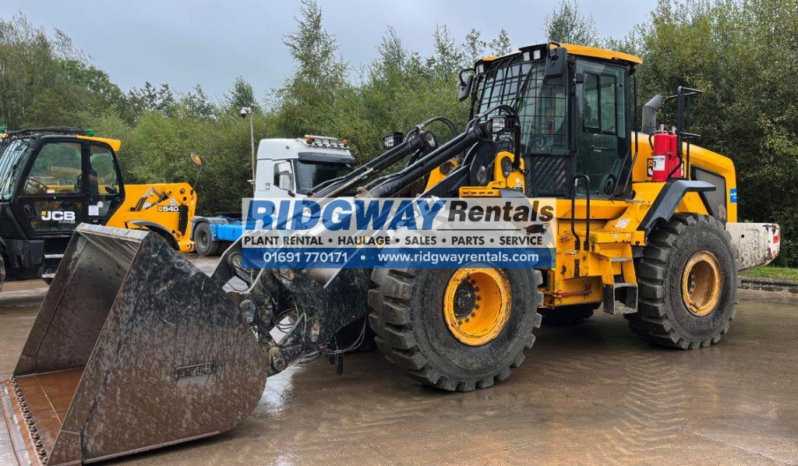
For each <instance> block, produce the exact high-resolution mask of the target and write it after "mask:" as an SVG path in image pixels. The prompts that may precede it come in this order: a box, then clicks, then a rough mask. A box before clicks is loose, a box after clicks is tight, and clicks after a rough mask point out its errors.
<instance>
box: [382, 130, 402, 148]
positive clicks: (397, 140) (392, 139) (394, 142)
mask: <svg viewBox="0 0 798 466" xmlns="http://www.w3.org/2000/svg"><path fill="white" fill-rule="evenodd" d="M402 139H404V134H402V133H390V134H386V135H385V136H383V137H382V147H384V148H385V149H393V148H394V147H396V146H398V145H399V144H401V143H402Z"/></svg>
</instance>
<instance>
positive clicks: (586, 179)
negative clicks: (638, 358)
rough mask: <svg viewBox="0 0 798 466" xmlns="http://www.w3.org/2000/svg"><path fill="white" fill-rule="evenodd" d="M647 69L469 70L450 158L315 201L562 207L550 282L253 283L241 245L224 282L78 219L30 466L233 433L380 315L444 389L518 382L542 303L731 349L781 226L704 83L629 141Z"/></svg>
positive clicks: (9, 401) (31, 385)
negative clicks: (287, 380)
mask: <svg viewBox="0 0 798 466" xmlns="http://www.w3.org/2000/svg"><path fill="white" fill-rule="evenodd" d="M640 63H641V61H640V60H639V59H638V58H636V57H634V56H630V55H626V54H622V53H615V52H610V51H606V50H599V49H595V48H588V47H582V46H575V45H560V44H555V43H547V44H541V45H536V46H531V47H526V48H523V49H521V50H520V51H518V52H516V53H513V54H510V55H507V56H504V57H500V58H494V57H490V58H486V59H483V60H481V61H479V62H477V63H476V65H475V67H474V69H473V70H468V71H466V72H463V73H462V74H461V81H462V83H461V85H462V89H461V96H460V97H461V98H462V99H470V102H471V104H472V120H471V121H470V122H469V123H468V125H467V126H466V128H465V130H464V131H463V132H461V133H458V134H456V135H455V136H454V137H453V138H452V139H450V140H449V141H448V142H446V143H445V144H438V143H437V139H436V137H435V135H434V134H433V133H432V132H431V131H429V130H428V128H427V124H428V123H430V122H432V121H443V122H447V123H448V124H449V125H450V126H453V125H451V123H450V122H448V121H447V120H445V119H441V118H437V119H433V120H430V121H428V122H425V123H424V124H421V125H419V126H418V127H416V128H414V129H412V130H411V131H409V132H408V133H407V134H406V135H404V136H403V137H396V138H395V139H393V140H391V141H389V142H391V143H392V145H393V147H392V148H391V149H390V150H388V151H387V152H385V153H384V154H383V155H381V156H379V157H378V158H376V159H374V160H372V161H371V162H369V163H366V164H364V165H362V166H360V167H359V168H357V169H355V170H354V171H353V172H352V173H350V174H348V175H344V176H342V177H340V178H338V179H336V180H333V181H330V182H328V183H325V184H323V185H321V186H317V187H315V188H314V190H313V192H311V193H309V196H310V197H311V198H313V197H318V198H322V197H324V198H328V197H335V196H341V195H343V194H344V193H350V192H352V190H354V189H357V192H358V194H357V196H359V197H391V196H403V197H419V198H429V197H440V198H446V197H461V198H464V197H496V198H502V197H513V198H519V197H522V198H528V197H541V196H548V197H555V198H556V199H557V201H556V202H557V210H556V212H557V217H558V222H557V223H556V232H555V238H556V244H555V247H556V267H555V268H551V269H546V270H533V269H506V270H500V269H495V268H493V269H491V268H478V267H474V266H466V267H463V268H460V269H457V270H443V269H375V270H373V271H372V270H360V269H341V270H330V269H315V270H314V269H310V270H299V269H285V268H283V269H265V270H248V269H244V268H243V267H242V247H241V242H240V241H239V242H237V243H234V244H233V245H232V246H231V247H230V248H229V249H228V250H227V251H226V252H225V253H224V255H223V256H222V258H221V261H220V263H219V265H218V267H217V269H216V271H215V272H214V274H213V276H210V277H209V276H206V275H204V274H203V273H202V272H200V271H199V270H198V269H197V268H195V267H194V266H193V265H191V264H189V263H188V262H187V261H185V260H184V259H182V258H180V257H179V256H178V255H176V254H175V253H174V252H173V251H172V249H171V248H170V247H169V246H168V245H167V244H166V243H165V242H164V241H162V239H161V238H160V237H158V236H157V235H152V234H148V233H146V232H142V231H130V230H118V229H111V228H106V227H101V226H95V225H88V224H84V225H81V226H80V227H79V228H78V229H77V231H76V232H75V234H74V236H73V238H72V241H71V242H70V244H69V247H68V250H67V252H66V254H65V256H64V260H63V261H62V263H61V266H60V267H59V269H58V272H57V273H56V276H55V280H54V281H53V284H52V286H51V287H50V291H49V292H48V294H47V296H46V297H45V300H44V303H43V304H42V307H41V310H40V311H39V315H38V317H37V319H36V322H35V324H34V327H33V330H32V331H31V334H30V336H29V338H28V341H27V343H26V344H25V347H24V349H23V352H22V356H21V357H20V360H19V363H18V365H17V367H16V369H15V370H14V376H13V377H12V378H11V379H10V380H8V381H6V382H5V384H4V387H5V393H3V402H2V405H3V408H4V410H5V414H6V418H7V422H8V425H9V428H10V431H11V436H12V440H13V444H14V448H15V449H16V452H17V456H18V457H19V459H20V462H21V463H23V464H25V463H27V462H30V463H32V464H37V465H38V464H47V465H62V464H76V463H79V462H81V461H82V462H93V461H98V460H103V459H107V458H113V457H117V456H121V455H127V454H132V453H136V452H141V451H144V450H148V449H152V448H157V447H160V446H164V445H171V444H175V443H179V442H184V441H188V440H192V439H197V438H201V437H205V436H210V435H214V434H217V433H220V432H223V431H226V430H228V429H231V428H233V427H234V426H236V425H237V424H238V423H239V422H241V420H243V419H244V418H245V417H246V416H247V415H248V414H249V413H250V412H251V411H252V410H253V409H254V407H255V406H256V405H257V403H258V401H259V399H260V397H261V394H262V391H263V389H264V385H265V383H266V378H267V376H273V375H275V374H277V373H279V372H281V371H283V370H284V369H286V368H287V367H288V366H290V365H292V364H294V363H296V362H298V361H303V360H307V359H308V358H312V357H315V356H318V355H325V354H327V355H333V356H335V357H338V356H339V355H340V353H341V352H342V351H345V350H347V349H350V347H347V348H337V347H336V345H335V343H334V342H335V341H336V340H335V336H336V334H337V333H338V332H339V331H340V330H341V329H343V328H344V327H345V326H347V324H350V323H352V322H355V321H356V320H358V319H362V318H363V317H365V316H368V321H369V325H370V326H371V328H372V329H373V330H374V331H375V332H376V334H377V336H376V341H377V343H378V346H379V347H380V349H381V350H382V351H383V352H384V353H385V356H386V357H387V359H388V360H390V361H391V362H393V363H395V364H397V365H398V366H400V367H401V368H403V369H404V370H406V371H407V374H408V375H410V376H411V377H413V378H414V379H416V380H418V381H420V382H421V383H423V384H427V385H431V386H434V387H438V388H440V389H443V390H450V391H454V390H458V391H469V390H474V389H475V388H487V387H490V386H491V385H493V384H494V383H495V382H496V381H501V380H504V379H505V378H507V377H508V376H509V375H510V371H511V369H513V368H516V367H518V366H519V365H520V364H521V363H522V362H523V361H524V358H525V355H524V352H525V351H526V350H529V349H530V348H531V347H532V344H533V343H534V340H535V337H534V335H533V330H534V329H535V328H536V327H537V326H539V325H540V323H541V320H542V319H541V315H540V314H539V313H538V309H539V308H540V309H542V310H544V312H545V314H546V316H547V318H549V317H550V318H554V316H566V318H564V319H565V320H568V319H574V318H579V317H584V316H585V315H586V314H587V313H589V312H592V311H593V310H594V309H596V308H599V307H603V310H604V311H605V312H608V313H610V314H623V315H624V317H625V318H626V319H627V320H628V321H629V325H630V327H631V329H632V331H634V332H635V333H637V334H638V335H639V336H640V337H642V338H643V339H646V340H649V341H652V342H655V343H659V344H663V345H666V346H672V347H676V348H683V349H692V348H699V347H706V346H709V345H711V344H714V343H717V342H718V341H719V340H720V339H721V337H722V335H723V334H725V333H726V332H727V331H728V330H729V324H730V322H731V320H732V319H733V318H734V305H735V301H736V300H737V271H738V270H739V269H741V268H747V267H752V266H756V265H761V264H764V263H767V262H769V261H770V260H772V259H773V257H774V256H775V254H776V253H777V252H778V227H777V226H775V225H760V224H745V225H742V224H739V223H736V222H737V203H736V202H737V199H736V181H735V173H734V165H733V164H732V162H731V160H729V159H728V158H726V157H723V156H721V155H719V154H716V153H713V152H711V151H709V150H706V149H702V148H699V147H697V146H695V145H692V144H690V141H691V138H694V137H695V136H694V135H691V134H688V133H687V131H686V129H687V125H686V124H685V121H686V114H685V108H686V106H687V101H688V99H689V98H690V94H693V93H694V92H693V91H690V90H686V89H681V90H680V91H679V92H678V94H677V95H676V96H675V97H673V98H672V99H671V98H668V99H665V100H664V101H663V100H662V99H654V100H653V101H652V102H650V105H649V106H648V107H647V108H646V111H645V112H644V115H643V116H644V120H645V121H644V128H645V129H646V131H645V132H635V131H632V124H633V123H634V122H636V121H637V118H636V117H637V115H636V111H635V109H636V105H635V101H636V92H635V89H636V85H635V82H636V78H635V68H636V67H637V66H638V65H639V64H640ZM658 102H659V103H662V104H663V105H666V104H675V105H676V107H677V111H676V126H675V131H674V130H671V129H664V128H663V129H657V124H656V120H655V115H656V112H655V110H656V109H657V107H658V106H659V104H658ZM665 108H667V105H666V107H665ZM663 148H664V149H663ZM660 150H662V151H663V152H662V153H660V152H659V151H660ZM403 161H407V162H406V165H405V167H404V168H401V169H399V170H398V171H394V172H393V173H389V174H386V175H382V176H380V172H381V171H382V170H384V169H386V168H388V167H390V166H393V165H395V164H397V163H399V162H403ZM743 235H744V236H745V239H743ZM485 290H491V291H490V295H489V296H488V295H487V294H486V291H485ZM483 294H484V295H485V296H482V295H483ZM619 301H620V303H621V304H618V302H619ZM477 303H479V304H477ZM463 315H472V319H471V320H470V321H469V320H468V319H463V318H461V317H462V316H463ZM286 316H291V317H292V318H291V319H290V321H291V322H293V325H292V326H289V327H288V328H286V327H285V326H284V325H283V326H282V327H281V328H282V329H284V330H286V331H287V333H286V334H285V336H283V337H282V338H281V339H280V340H279V341H276V340H275V338H274V337H273V336H272V332H270V331H271V330H272V329H273V328H274V327H275V326H276V325H277V324H278V322H282V323H283V324H284V323H285V322H286V320H285V318H286ZM364 331H365V328H364Z"/></svg>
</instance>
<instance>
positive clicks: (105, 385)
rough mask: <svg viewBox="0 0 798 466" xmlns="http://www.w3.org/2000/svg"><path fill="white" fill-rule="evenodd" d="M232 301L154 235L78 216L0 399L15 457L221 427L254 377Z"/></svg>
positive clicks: (116, 451) (193, 434) (145, 441)
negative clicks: (83, 221) (84, 220)
mask: <svg viewBox="0 0 798 466" xmlns="http://www.w3.org/2000/svg"><path fill="white" fill-rule="evenodd" d="M267 367H268V363H267V361H265V360H264V355H263V353H262V352H261V350H260V346H259V345H258V342H257V339H256V337H255V334H254V333H253V332H252V330H251V329H250V327H249V326H248V325H247V323H246V322H245V319H244V318H243V317H242V316H241V315H240V314H239V312H238V306H236V304H235V303H234V301H233V300H232V299H231V298H230V297H228V295H227V294H226V293H225V292H224V290H223V289H222V285H221V284H218V283H217V282H215V281H213V280H212V279H211V278H210V277H208V276H206V275H205V274H204V273H202V272H201V271H200V270H199V269H197V268H196V267H194V266H193V265H192V264H190V263H189V262H187V261H186V260H185V259H183V258H181V257H180V256H178V255H177V254H176V253H174V252H173V251H172V249H171V248H170V247H169V246H168V245H167V244H166V243H165V242H164V241H163V240H162V239H161V238H160V237H158V235H156V234H151V233H147V232H144V231H134V230H122V229H116V228H107V227H99V226H93V225H88V224H83V225H80V226H79V227H78V229H77V231H76V233H75V234H74V236H73V238H72V241H71V242H70V244H69V247H68V248H67V252H66V254H65V255H64V258H63V261H62V262H61V264H60V266H59V268H58V272H57V273H56V275H55V278H54V280H53V282H52V285H51V286H50V290H49V291H48V293H47V296H46V297H45V299H44V302H43V303H42V306H41V309H40V310H39V315H38V317H37V318H36V322H35V324H34V326H33V329H32V330H31V333H30V335H29V336H28V340H27V342H26V344H25V347H24V349H23V351H22V356H21V357H20V359H19V362H18V363H17V366H16V369H15V370H14V376H13V377H12V378H11V379H10V380H7V381H5V382H4V383H3V384H2V385H0V387H2V406H3V411H4V414H5V418H6V423H7V425H8V428H9V431H10V433H11V439H12V444H13V448H14V450H15V453H16V455H17V458H18V460H19V462H20V464H23V465H28V464H32V465H63V464H80V463H81V462H83V463H90V462H95V461H100V460H104V459H109V458H114V457H117V456H122V455H127V454H132V453H137V452H141V451H145V450H149V449H153V448H158V447H162V446H166V445H172V444H176V443H180V442H185V441H188V440H193V439H197V438H201V437H206V436H210V435H214V434H218V433H221V432H224V431H226V430H229V429H231V428H233V427H235V426H236V425H237V424H239V423H240V422H241V421H242V420H243V419H244V418H245V417H246V416H248V415H249V414H250V413H251V412H252V410H253V409H254V408H255V406H256V405H257V403H258V400H259V399H260V397H261V394H262V393H263V389H264V387H265V384H266V368H267Z"/></svg>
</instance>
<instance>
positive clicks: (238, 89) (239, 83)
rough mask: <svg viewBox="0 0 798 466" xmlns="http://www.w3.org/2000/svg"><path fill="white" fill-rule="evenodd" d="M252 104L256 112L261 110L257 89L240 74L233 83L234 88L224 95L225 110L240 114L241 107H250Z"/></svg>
mask: <svg viewBox="0 0 798 466" xmlns="http://www.w3.org/2000/svg"><path fill="white" fill-rule="evenodd" d="M250 105H253V106H254V109H253V110H254V111H255V112H260V107H259V106H258V104H257V99H255V91H254V90H253V89H252V85H251V84H250V83H249V82H247V80H246V79H244V78H243V77H241V76H239V77H237V78H236V82H235V84H233V89H232V90H230V92H229V93H228V94H225V96H224V107H225V110H226V111H227V112H229V113H235V114H236V115H238V114H239V112H240V111H241V107H248V106H250Z"/></svg>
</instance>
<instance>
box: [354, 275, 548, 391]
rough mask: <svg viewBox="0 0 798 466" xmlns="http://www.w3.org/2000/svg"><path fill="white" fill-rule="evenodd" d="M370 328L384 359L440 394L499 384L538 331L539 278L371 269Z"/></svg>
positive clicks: (518, 363) (522, 354)
mask: <svg viewBox="0 0 798 466" xmlns="http://www.w3.org/2000/svg"><path fill="white" fill-rule="evenodd" d="M372 280H374V281H375V283H376V284H377V285H378V287H377V288H375V289H373V290H370V291H369V305H370V306H371V307H372V309H373V311H372V312H371V314H370V315H369V320H370V324H371V327H372V328H373V329H374V331H375V332H376V334H377V335H376V337H375V342H376V343H377V346H378V347H379V348H380V349H381V350H382V352H383V353H384V354H385V356H386V358H387V359H388V360H390V361H392V362H393V363H395V364H397V365H398V366H400V367H402V368H403V369H405V370H406V371H407V373H408V375H410V376H411V377H413V378H414V379H416V380H418V381H420V382H421V383H424V384H426V385H430V386H434V387H438V388H441V389H444V390H450V391H454V390H458V391H471V390H474V389H475V388H487V387H489V386H491V385H493V383H494V381H495V380H504V379H505V378H507V377H508V376H509V375H510V368H514V367H518V366H519V365H520V364H521V363H522V362H523V361H524V350H525V349H529V348H531V347H532V344H533V343H534V341H535V337H534V335H533V334H532V331H533V329H534V328H535V327H536V326H540V316H538V314H537V307H538V305H539V304H540V302H541V295H540V292H539V291H538V286H539V285H540V273H539V272H537V271H534V270H527V269H509V270H500V269H485V268H480V269H476V268H461V269H457V270H451V269H420V270H409V269H377V270H375V271H374V273H373V275H372Z"/></svg>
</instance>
